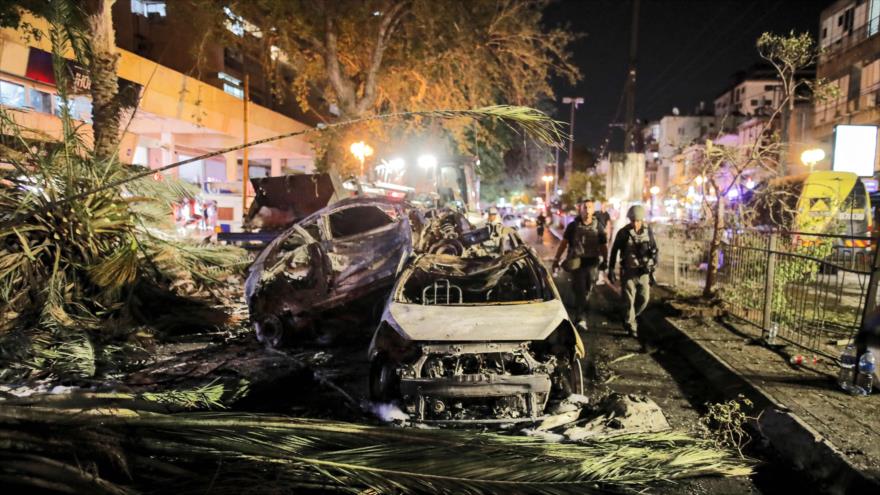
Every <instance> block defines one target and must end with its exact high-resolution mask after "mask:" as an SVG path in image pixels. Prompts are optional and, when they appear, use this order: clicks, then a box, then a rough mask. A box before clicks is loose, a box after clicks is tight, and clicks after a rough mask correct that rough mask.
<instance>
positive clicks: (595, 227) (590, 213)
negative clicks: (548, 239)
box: [553, 199, 608, 330]
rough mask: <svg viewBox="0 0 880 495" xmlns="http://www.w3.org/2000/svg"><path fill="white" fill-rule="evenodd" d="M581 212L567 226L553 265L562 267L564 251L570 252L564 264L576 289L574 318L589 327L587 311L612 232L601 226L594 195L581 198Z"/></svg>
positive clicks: (582, 326)
mask: <svg viewBox="0 0 880 495" xmlns="http://www.w3.org/2000/svg"><path fill="white" fill-rule="evenodd" d="M579 208H580V211H579V215H578V216H577V218H575V219H574V221H573V222H571V223H569V224H568V225H567V226H566V227H565V232H564V233H563V235H562V242H560V243H559V248H558V249H557V250H556V257H555V258H554V260H553V269H554V270H556V269H557V268H559V266H560V263H559V260H560V259H561V258H562V253H564V252H565V253H566V256H565V262H563V263H562V268H563V269H564V270H565V271H567V272H569V273H570V274H571V285H572V289H573V292H574V314H573V315H572V316H573V318H572V319H573V320H575V321H577V324H578V326H579V327H581V328H582V329H584V330H586V329H587V311H588V308H589V299H590V293H591V292H592V290H593V287H594V286H595V284H596V279H597V278H598V276H599V270H603V269H604V267H605V266H604V264H605V253H606V252H608V236H606V235H605V231H604V229H603V228H602V227H601V226H600V224H599V220H598V219H597V218H596V216H595V215H594V214H595V203H594V202H593V200H592V199H586V200H582V201H579Z"/></svg>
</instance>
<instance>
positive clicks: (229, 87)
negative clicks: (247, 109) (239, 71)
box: [217, 72, 244, 99]
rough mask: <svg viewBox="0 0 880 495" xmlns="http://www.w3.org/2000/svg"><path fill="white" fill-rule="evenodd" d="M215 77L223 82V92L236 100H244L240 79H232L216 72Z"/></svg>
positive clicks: (227, 75) (225, 74)
mask: <svg viewBox="0 0 880 495" xmlns="http://www.w3.org/2000/svg"><path fill="white" fill-rule="evenodd" d="M217 77H219V78H220V80H221V81H223V91H225V92H227V93H229V94H231V95H232V96H234V97H236V98H238V99H244V89H242V87H241V80H240V79H238V78H235V77H232V76H230V75H229V74H227V73H225V72H218V73H217Z"/></svg>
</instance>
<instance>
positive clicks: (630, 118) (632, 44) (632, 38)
mask: <svg viewBox="0 0 880 495" xmlns="http://www.w3.org/2000/svg"><path fill="white" fill-rule="evenodd" d="M640 3H641V1H640V0H633V10H632V24H631V26H630V33H629V69H628V71H627V75H626V89H625V98H626V121H625V131H624V138H623V151H624V152H626V153H632V152H634V151H635V150H636V149H635V148H636V146H635V145H636V143H635V132H636V122H635V112H636V54H637V50H638V43H639V4H640Z"/></svg>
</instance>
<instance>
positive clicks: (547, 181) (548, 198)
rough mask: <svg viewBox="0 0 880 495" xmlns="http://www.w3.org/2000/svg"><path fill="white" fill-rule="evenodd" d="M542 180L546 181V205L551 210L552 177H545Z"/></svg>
mask: <svg viewBox="0 0 880 495" xmlns="http://www.w3.org/2000/svg"><path fill="white" fill-rule="evenodd" d="M541 180H542V181H544V204H545V205H547V208H549V205H550V184H552V183H553V176H552V175H544V176H543V177H541Z"/></svg>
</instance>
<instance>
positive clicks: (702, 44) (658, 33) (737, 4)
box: [545, 0, 833, 147]
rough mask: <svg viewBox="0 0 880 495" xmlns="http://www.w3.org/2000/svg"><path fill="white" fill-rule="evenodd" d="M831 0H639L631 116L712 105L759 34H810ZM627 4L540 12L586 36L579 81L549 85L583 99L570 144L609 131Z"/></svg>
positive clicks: (752, 59)
mask: <svg viewBox="0 0 880 495" xmlns="http://www.w3.org/2000/svg"><path fill="white" fill-rule="evenodd" d="M832 1H833V0H642V3H641V15H640V26H639V43H638V52H639V53H638V62H637V68H638V80H637V83H636V86H637V92H636V118H640V119H648V120H650V119H656V118H658V117H660V116H662V115H667V114H669V113H670V112H671V109H672V107H678V108H679V109H680V110H681V112H682V113H683V114H688V113H691V112H692V111H693V110H694V108H695V107H696V106H697V105H698V104H699V102H700V101H701V100H703V101H705V102H706V105H707V106H708V107H710V108H711V106H712V104H713V101H714V99H715V97H716V96H718V94H720V93H721V92H722V91H723V90H724V89H725V88H726V86H727V85H729V84H730V83H731V81H732V76H733V75H734V73H736V72H737V71H739V70H745V69H747V68H749V66H751V65H753V64H755V63H757V62H759V61H760V57H758V54H757V51H756V50H755V41H756V40H757V39H758V36H760V35H761V33H762V32H764V31H771V32H776V33H788V32H789V31H791V30H792V29H794V30H795V31H797V32H804V31H809V32H810V33H811V34H813V37H814V38H816V35H817V31H818V26H819V14H820V12H821V11H822V9H824V8H825V7H827V6H828V5H830V4H831V3H832ZM631 9H632V0H561V1H558V2H556V3H554V4H551V5H550V7H548V8H547V10H546V11H545V22H547V23H548V25H551V26H560V25H565V24H566V23H567V24H568V26H569V27H570V28H571V29H572V30H574V31H578V32H581V33H585V34H586V36H584V37H583V38H582V39H581V40H579V41H578V42H576V43H575V44H573V46H572V47H571V48H572V52H573V54H574V59H575V62H576V63H577V65H578V66H579V67H580V69H581V73H582V76H583V77H582V79H581V82H580V83H579V84H578V85H577V86H576V87H574V88H572V87H571V86H570V85H569V84H567V83H565V82H557V83H556V84H555V85H554V86H555V88H556V91H557V95H558V97H559V99H560V100H561V98H562V97H563V96H582V97H584V98H585V99H586V102H585V103H584V104H583V105H581V106H580V108H579V109H578V112H577V115H576V120H575V142H576V143H586V144H587V145H588V146H590V147H598V146H599V145H600V144H601V142H602V141H603V140H604V139H605V138H606V136H607V134H608V131H609V129H608V123H609V122H611V120H612V118H613V117H614V114H615V110H616V108H617V106H618V102H619V100H620V98H621V93H622V91H623V83H624V78H625V76H626V68H627V63H628V56H629V31H630V22H631V15H632V14H631V12H632V10H631ZM556 117H557V118H559V119H560V120H564V121H568V120H569V107H568V106H567V105H566V106H563V105H562V104H561V102H560V103H559V112H558V114H557V116H556ZM622 119H623V110H621V117H620V121H622ZM615 132H617V133H618V134H620V133H621V131H619V130H618V131H615ZM618 139H619V138H618ZM618 139H615V140H618Z"/></svg>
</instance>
